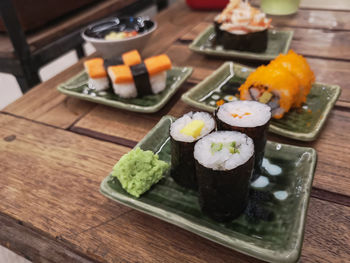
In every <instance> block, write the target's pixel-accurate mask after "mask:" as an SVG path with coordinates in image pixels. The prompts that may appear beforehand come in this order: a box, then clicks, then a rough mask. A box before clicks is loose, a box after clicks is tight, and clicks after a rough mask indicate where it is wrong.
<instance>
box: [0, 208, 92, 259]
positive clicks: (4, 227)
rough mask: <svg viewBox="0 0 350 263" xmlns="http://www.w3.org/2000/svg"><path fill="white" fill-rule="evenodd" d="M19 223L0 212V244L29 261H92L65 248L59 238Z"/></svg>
mask: <svg viewBox="0 0 350 263" xmlns="http://www.w3.org/2000/svg"><path fill="white" fill-rule="evenodd" d="M21 223H22V222H18V221H16V220H14V219H13V218H10V217H8V216H4V215H2V214H1V213H0V245H2V246H5V247H7V248H8V249H10V250H12V251H14V252H16V253H17V254H19V255H21V256H22V257H24V258H26V259H28V260H30V261H31V262H41V263H45V262H48V263H49V262H81V263H92V262H93V261H91V260H89V259H87V258H86V255H83V254H82V253H79V252H76V251H74V250H73V249H67V248H66V246H65V245H63V244H62V242H60V239H53V238H50V237H47V236H46V234H45V233H42V232H38V231H36V230H33V229H31V228H29V227H28V226H24V225H23V224H21ZM2 260H4V259H3V258H2ZM2 262H4V261H2Z"/></svg>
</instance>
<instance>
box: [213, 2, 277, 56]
mask: <svg viewBox="0 0 350 263" xmlns="http://www.w3.org/2000/svg"><path fill="white" fill-rule="evenodd" d="M270 24H271V19H268V18H266V15H265V14H264V13H263V12H261V11H260V10H258V9H256V8H254V7H251V6H250V4H249V3H248V2H247V1H242V0H231V1H230V3H229V4H228V5H227V6H226V8H225V9H224V10H223V12H222V13H221V14H219V15H218V16H216V17H215V19H214V31H215V35H216V37H215V39H216V43H217V44H221V45H223V47H224V49H234V50H241V51H250V52H264V51H265V50H266V48H267V40H268V29H269V28H270Z"/></svg>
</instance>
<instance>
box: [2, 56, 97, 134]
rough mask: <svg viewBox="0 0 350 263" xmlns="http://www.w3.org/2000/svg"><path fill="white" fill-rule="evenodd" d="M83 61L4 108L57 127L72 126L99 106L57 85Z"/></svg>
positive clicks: (77, 71)
mask: <svg viewBox="0 0 350 263" xmlns="http://www.w3.org/2000/svg"><path fill="white" fill-rule="evenodd" d="M83 61H84V60H81V61H80V62H78V63H77V64H75V65H73V66H72V67H69V68H68V69H66V70H65V71H63V72H61V73H60V74H58V75H57V76H55V77H53V78H51V79H49V80H48V81H45V82H43V83H41V84H39V85H38V86H37V87H35V88H33V89H31V90H30V91H29V92H27V93H26V94H25V95H24V96H22V97H21V98H19V99H18V100H16V101H15V102H14V103H11V104H10V105H8V106H7V107H5V108H4V109H3V111H4V112H8V113H11V114H14V115H17V116H21V117H24V118H27V119H31V120H35V121H39V122H43V123H46V124H49V125H53V126H55V127H60V128H64V129H65V128H68V127H69V126H71V125H72V124H73V123H74V122H75V121H77V120H78V119H79V118H80V117H81V116H83V115H84V114H85V113H87V112H88V111H89V110H91V109H92V108H93V107H95V104H94V103H91V102H87V101H82V100H78V99H75V98H71V97H67V96H66V95H63V94H61V93H60V92H58V91H57V89H56V87H57V86H58V85H59V84H61V83H62V82H64V81H66V80H67V79H69V78H71V77H72V76H74V75H76V74H77V73H79V72H80V71H81V70H82V69H83V66H82V63H83Z"/></svg>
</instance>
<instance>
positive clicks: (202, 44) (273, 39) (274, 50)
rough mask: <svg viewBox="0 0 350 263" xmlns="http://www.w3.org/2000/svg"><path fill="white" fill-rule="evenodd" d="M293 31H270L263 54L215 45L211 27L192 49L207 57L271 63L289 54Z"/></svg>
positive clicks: (193, 44)
mask: <svg viewBox="0 0 350 263" xmlns="http://www.w3.org/2000/svg"><path fill="white" fill-rule="evenodd" d="M292 38H293V31H285V30H283V31H282V30H277V29H270V30H269V31H268V42H267V49H266V51H265V52H262V53H253V52H244V51H238V50H226V49H223V47H222V46H215V45H213V44H212V43H213V40H214V39H215V33H214V26H212V25H211V26H209V27H208V28H207V29H206V30H204V31H203V32H202V33H201V34H200V35H199V36H198V37H197V38H196V39H195V40H193V42H192V43H191V44H190V49H191V50H193V51H195V52H199V53H203V54H205V55H210V56H216V57H231V58H242V59H252V60H262V61H269V60H272V59H274V58H275V57H277V56H278V54H280V53H287V52H288V49H289V46H290V43H291V42H292Z"/></svg>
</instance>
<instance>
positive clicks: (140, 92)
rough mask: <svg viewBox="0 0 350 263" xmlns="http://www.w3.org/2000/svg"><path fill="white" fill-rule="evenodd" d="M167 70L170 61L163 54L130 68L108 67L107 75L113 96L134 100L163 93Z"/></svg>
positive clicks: (123, 66)
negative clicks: (110, 82) (111, 85)
mask: <svg viewBox="0 0 350 263" xmlns="http://www.w3.org/2000/svg"><path fill="white" fill-rule="evenodd" d="M169 69H171V61H170V59H169V57H168V56H167V55H165V54H163V55H159V56H155V57H150V58H148V59H145V61H144V62H143V63H140V64H137V65H134V66H131V67H129V66H127V65H119V66H110V67H108V75H109V77H110V79H111V81H112V84H113V90H114V93H115V94H117V95H119V96H120V97H122V98H135V97H137V96H145V95H149V94H157V93H159V92H161V91H163V90H164V89H165V87H166V77H167V74H166V71H167V70H169Z"/></svg>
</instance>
